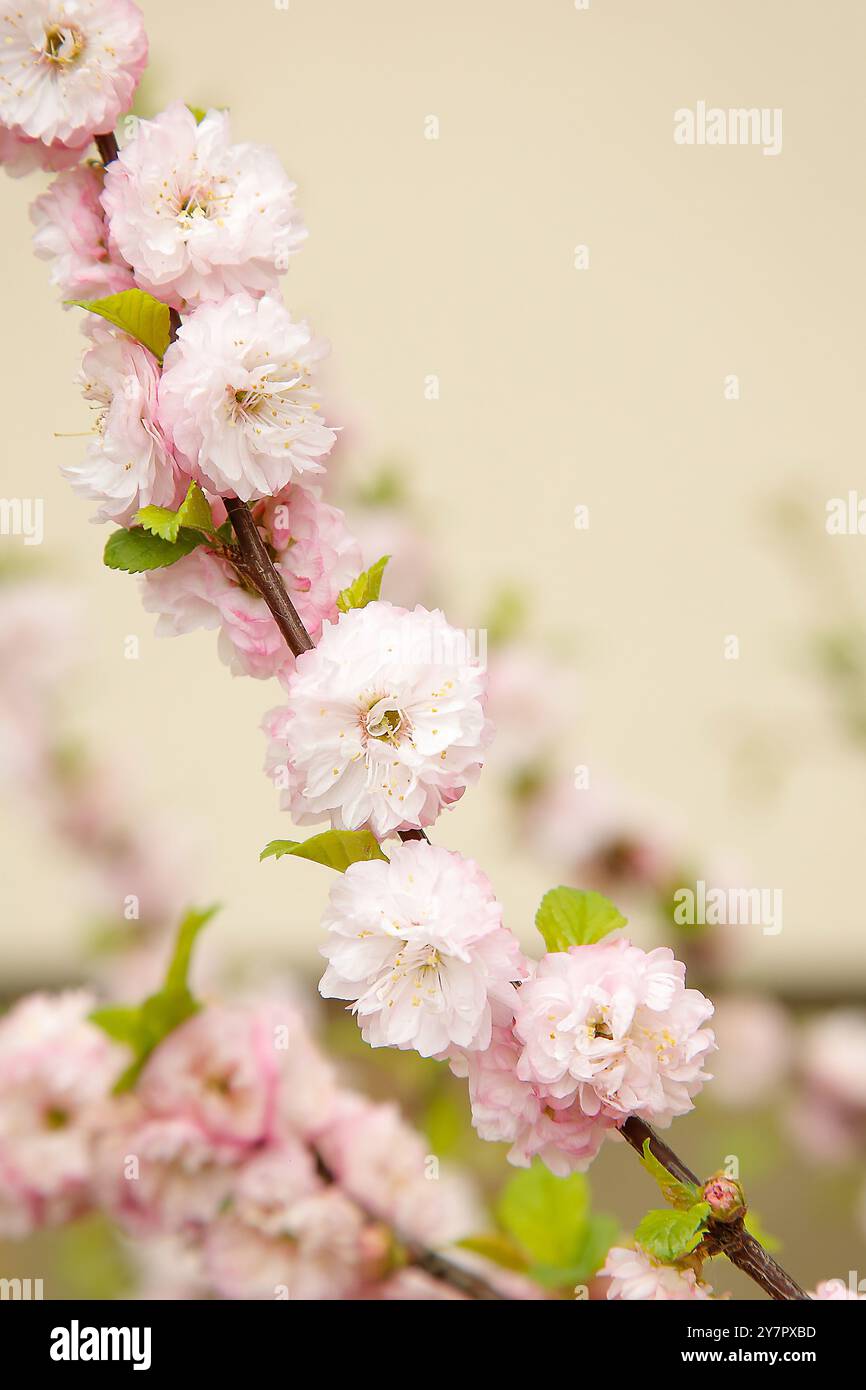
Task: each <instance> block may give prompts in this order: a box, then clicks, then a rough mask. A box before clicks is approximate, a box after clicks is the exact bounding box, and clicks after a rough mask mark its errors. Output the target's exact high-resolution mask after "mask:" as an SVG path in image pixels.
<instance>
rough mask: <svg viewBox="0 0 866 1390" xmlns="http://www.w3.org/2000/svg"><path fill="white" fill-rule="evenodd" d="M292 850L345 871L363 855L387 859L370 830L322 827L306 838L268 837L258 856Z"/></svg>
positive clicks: (279, 856)
mask: <svg viewBox="0 0 866 1390" xmlns="http://www.w3.org/2000/svg"><path fill="white" fill-rule="evenodd" d="M284 854H293V855H295V857H296V858H298V859H312V860H313V862H314V863H316V864H325V865H326V866H327V867H328V868H329V869H337V870H338V871H339V872H340V873H345V872H346V870H347V869H348V867H349V865H350V864H357V863H359V862H361V861H362V860H365V859H387V858H388V856H387V854H383V853H382V847H381V845H380V844H379V841H378V840H377V839H376V837H375V835H373V834H371V833H370V831H369V830H325V831H323V833H322V834H321V835H312V836H311V837H310V839H309V840H271V842H270V844H268V845H265V847H264V849H263V850H262V852H261V854H260V855H259V859H282V857H283V855H284Z"/></svg>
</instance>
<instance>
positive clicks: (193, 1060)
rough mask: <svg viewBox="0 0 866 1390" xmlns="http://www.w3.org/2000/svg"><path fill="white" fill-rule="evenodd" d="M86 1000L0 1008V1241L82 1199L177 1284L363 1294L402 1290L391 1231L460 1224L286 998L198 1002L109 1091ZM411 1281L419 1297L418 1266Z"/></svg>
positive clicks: (452, 1198)
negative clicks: (157, 1257) (131, 1083)
mask: <svg viewBox="0 0 866 1390" xmlns="http://www.w3.org/2000/svg"><path fill="white" fill-rule="evenodd" d="M92 1006H93V1000H92V999H91V998H90V997H89V996H88V995H87V994H86V993H83V992H74V993H67V994H61V995H56V996H47V995H32V996H28V997H26V998H25V999H23V1000H21V1001H20V1002H19V1003H18V1004H16V1005H15V1006H14V1007H13V1008H12V1009H11V1010H10V1011H9V1013H8V1014H6V1015H5V1017H4V1018H3V1020H2V1021H0V1236H2V1237H10V1236H13V1237H21V1236H23V1235H26V1234H28V1233H29V1232H31V1231H33V1230H35V1229H38V1228H41V1227H45V1226H52V1225H56V1224H59V1223H61V1222H65V1221H68V1220H70V1219H72V1218H73V1217H76V1216H79V1215H81V1214H82V1213H84V1212H87V1211H89V1210H92V1209H99V1210H101V1211H103V1212H104V1213H106V1214H107V1215H108V1216H109V1217H111V1218H112V1220H113V1221H114V1222H115V1223H116V1224H117V1226H118V1227H119V1229H120V1230H121V1231H122V1232H126V1233H127V1234H128V1235H130V1236H133V1237H135V1247H134V1248H135V1251H136V1255H137V1257H138V1258H139V1259H140V1260H141V1261H142V1262H143V1263H144V1265H145V1266H146V1265H147V1262H148V1259H149V1253H150V1251H152V1250H153V1251H156V1252H157V1253H159V1252H160V1251H161V1252H163V1254H164V1253H165V1251H166V1249H167V1248H169V1249H171V1251H172V1260H173V1262H174V1263H175V1264H177V1263H178V1261H180V1265H179V1267H182V1268H183V1269H184V1277H183V1283H184V1285H185V1290H184V1291H185V1294H186V1296H206V1295H210V1296H217V1297H221V1298H228V1299H237V1298H243V1299H249V1298H259V1299H273V1298H277V1299H279V1298H292V1299H295V1298H313V1299H341V1298H355V1297H359V1298H374V1299H378V1298H395V1297H403V1296H404V1295H403V1293H402V1288H403V1284H404V1281H405V1280H406V1276H407V1273H408V1271H406V1270H405V1269H402V1268H400V1258H399V1254H398V1242H399V1239H400V1237H401V1236H402V1237H408V1238H410V1239H411V1240H416V1241H421V1242H424V1243H425V1244H427V1245H433V1246H443V1245H446V1244H449V1243H450V1242H452V1241H454V1240H456V1239H458V1238H460V1237H462V1236H465V1235H468V1234H470V1233H471V1232H472V1231H473V1229H475V1228H476V1226H477V1223H478V1221H479V1209H478V1206H477V1203H476V1199H475V1197H474V1195H473V1193H472V1191H471V1189H470V1188H469V1187H468V1186H467V1185H466V1183H465V1182H464V1180H463V1178H462V1177H460V1176H459V1175H457V1174H453V1175H452V1174H450V1173H447V1172H446V1173H441V1174H440V1173H438V1172H437V1173H432V1172H431V1171H430V1169H429V1160H428V1155H427V1154H426V1152H425V1150H426V1146H425V1144H424V1142H423V1140H422V1139H421V1138H420V1137H419V1136H418V1135H417V1134H416V1133H415V1132H414V1131H413V1130H412V1129H410V1128H409V1127H408V1126H407V1125H406V1124H405V1122H404V1121H403V1120H402V1118H401V1117H400V1114H399V1112H398V1111H397V1109H396V1107H395V1106H392V1105H388V1104H374V1103H372V1102H370V1101H368V1100H366V1099H365V1098H364V1097H363V1096H361V1095H360V1094H358V1093H356V1092H352V1091H348V1090H346V1089H344V1088H343V1087H341V1086H340V1085H339V1084H338V1082H337V1079H336V1077H335V1074H334V1072H333V1069H332V1068H331V1066H330V1065H329V1063H328V1062H327V1061H326V1060H325V1058H324V1057H323V1056H322V1054H321V1052H320V1051H319V1049H318V1046H317V1045H316V1043H315V1041H314V1039H313V1037H312V1035H311V1033H310V1031H309V1029H308V1028H307V1026H306V1024H305V1022H304V1021H303V1019H302V1017H301V1016H300V1014H299V1012H298V1010H297V1008H296V1006H294V1005H292V1004H290V1003H286V1002H284V1001H275V1000H273V999H265V1000H259V1001H256V1002H253V1003H249V1004H246V1003H238V1004H232V1005H213V1006H208V1007H206V1008H204V1009H203V1010H202V1011H201V1012H199V1013H198V1014H195V1015H194V1016H193V1017H192V1018H191V1019H189V1021H188V1022H186V1023H185V1024H183V1025H181V1027H180V1028H178V1029H176V1030H175V1031H174V1032H173V1033H171V1034H170V1035H169V1036H168V1037H167V1038H166V1039H165V1041H164V1042H162V1043H161V1044H160V1045H159V1046H158V1047H157V1048H156V1049H155V1051H154V1052H153V1053H152V1054H151V1056H150V1058H149V1060H148V1061H147V1063H146V1065H145V1067H144V1070H143V1072H142V1073H141V1076H140V1078H139V1080H138V1082H137V1084H136V1086H135V1089H134V1091H133V1092H130V1093H128V1094H123V1095H113V1094H112V1086H113V1084H114V1083H115V1082H116V1080H117V1078H118V1076H119V1075H120V1073H121V1071H122V1070H123V1067H124V1065H125V1064H126V1062H127V1061H128V1057H127V1056H126V1053H125V1050H124V1049H123V1048H120V1047H119V1046H117V1045H116V1044H114V1043H111V1042H109V1040H108V1039H107V1037H106V1035H105V1034H104V1033H103V1032H102V1030H101V1029H100V1028H98V1027H96V1026H95V1025H94V1024H93V1023H91V1022H90V1021H89V1018H88V1015H89V1012H90V1010H91V1009H92ZM174 1277H175V1279H176V1278H177V1274H176V1272H175V1276H174ZM431 1285H432V1290H431V1287H430V1286H431ZM410 1286H414V1291H412V1292H410V1293H409V1294H408V1296H410V1297H431V1296H432V1297H437V1296H438V1292H437V1287H436V1283H435V1281H434V1280H432V1279H428V1277H427V1276H426V1275H424V1274H423V1273H421V1272H419V1271H418V1270H414V1271H412V1273H411V1280H410ZM176 1293H177V1296H181V1293H180V1291H179V1290H176Z"/></svg>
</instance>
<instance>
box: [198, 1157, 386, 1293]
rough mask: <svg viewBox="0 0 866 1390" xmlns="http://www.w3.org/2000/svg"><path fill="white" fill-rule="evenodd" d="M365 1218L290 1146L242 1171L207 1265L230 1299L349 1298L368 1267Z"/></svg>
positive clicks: (208, 1237) (207, 1242) (207, 1244)
mask: <svg viewBox="0 0 866 1390" xmlns="http://www.w3.org/2000/svg"><path fill="white" fill-rule="evenodd" d="M364 1227H365V1218H364V1216H363V1214H362V1213H361V1212H360V1211H359V1209H358V1208H357V1207H356V1206H355V1205H354V1204H353V1203H352V1201H351V1200H350V1199H349V1198H348V1197H347V1196H346V1195H345V1194H344V1193H343V1192H341V1191H340V1190H339V1188H335V1187H327V1186H326V1185H325V1183H324V1182H323V1180H322V1178H321V1177H320V1176H319V1175H318V1174H317V1172H316V1168H315V1164H314V1162H313V1159H312V1156H311V1154H310V1152H309V1150H307V1149H305V1148H304V1147H303V1146H302V1145H300V1144H292V1143H286V1144H282V1145H279V1146H275V1147H274V1148H271V1149H266V1150H264V1151H263V1152H261V1153H259V1154H256V1155H255V1156H254V1157H252V1158H250V1159H248V1160H247V1162H246V1163H245V1164H244V1165H243V1166H242V1168H241V1169H240V1170H239V1172H238V1174H237V1177H236V1180H235V1183H234V1186H233V1188H232V1192H231V1197H230V1199H229V1202H228V1203H227V1209H226V1212H225V1214H224V1215H222V1216H221V1217H220V1218H219V1219H218V1220H217V1221H216V1222H214V1223H213V1224H212V1225H211V1226H210V1227H209V1228H208V1230H207V1232H206V1233H205V1238H204V1267H205V1269H206V1271H207V1273H208V1276H209V1282H210V1283H211V1285H212V1286H213V1288H214V1289H215V1291H216V1292H217V1293H218V1294H220V1295H221V1297H223V1298H233V1299H243V1298H258V1299H266V1298H270V1299H274V1298H276V1299H280V1298H285V1299H316V1300H320V1299H327V1300H335V1299H344V1298H350V1297H352V1295H353V1294H354V1293H357V1292H358V1290H359V1287H360V1282H361V1275H362V1270H363V1254H364V1242H363V1235H364Z"/></svg>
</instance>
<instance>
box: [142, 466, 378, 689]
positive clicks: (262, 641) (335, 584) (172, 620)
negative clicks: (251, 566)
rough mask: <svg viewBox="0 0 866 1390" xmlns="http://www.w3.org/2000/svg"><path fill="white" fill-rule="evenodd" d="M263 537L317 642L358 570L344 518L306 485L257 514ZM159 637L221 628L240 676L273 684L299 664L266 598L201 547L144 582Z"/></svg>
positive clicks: (222, 647)
mask: <svg viewBox="0 0 866 1390" xmlns="http://www.w3.org/2000/svg"><path fill="white" fill-rule="evenodd" d="M256 518H257V520H258V523H259V530H260V531H261V534H262V538H263V540H264V541H265V543H266V544H267V545H268V546H269V548H270V552H271V554H272V556H273V559H274V563H275V565H276V568H277V569H278V570H279V572H280V575H281V576H282V579H283V582H284V583H285V586H286V589H287V590H288V593H289V597H290V598H291V600H292V602H293V603H294V605H295V608H296V609H297V611H298V615H299V617H300V619H301V622H302V623H303V624H304V626H305V628H306V629H307V632H308V633H309V634H310V636H311V638H312V639H313V641H316V639H317V638H318V636H319V634H320V633H321V630H322V622H323V621H324V620H325V619H326V618H328V619H335V618H336V617H337V596H338V594H339V593H340V590H341V589H344V588H346V586H347V585H348V584H350V583H351V582H352V580H353V579H354V578H355V577H356V576H357V575H358V574H359V573H360V570H361V552H360V548H359V546H358V545H357V543H356V542H355V540H354V538H353V537H352V536H351V535H350V533H349V531H348V529H347V527H346V521H345V517H344V516H343V513H342V512H341V511H338V510H337V508H336V507H332V506H330V505H329V504H328V503H326V502H323V501H322V500H321V499H320V498H319V497H318V496H317V495H316V494H315V493H313V492H310V491H307V490H306V489H305V488H300V487H288V488H284V489H283V490H282V492H280V493H279V494H278V496H277V497H274V498H269V499H268V500H267V501H266V502H264V503H262V504H261V506H260V507H258V508H257V509H256ZM142 593H143V603H144V607H145V608H146V609H147V610H148V611H149V612H151V613H158V614H159V615H160V616H159V620H158V622H157V626H156V631H157V636H160V637H168V636H171V637H173V636H176V635H178V634H179V633H184V632H191V631H193V629H195V628H200V627H207V628H213V627H218V628H219V633H220V637H219V652H220V656H221V657H222V659H223V661H225V663H226V665H228V666H229V667H230V669H231V670H232V672H233V673H234V674H235V675H248V676H254V677H256V678H258V679H262V680H263V679H268V678H270V677H271V676H278V675H280V673H281V672H285V671H287V670H288V668H289V667H290V666H291V665H292V662H293V660H294V658H293V656H292V654H291V652H290V651H289V650H288V648H287V646H286V642H285V638H284V637H283V635H282V633H281V632H280V630H279V628H278V627H277V625H276V623H275V622H274V619H273V616H272V614H271V611H270V609H269V608H268V606H267V604H266V603H265V601H264V599H263V598H261V597H260V595H258V594H255V593H250V592H249V590H248V589H245V588H243V587H242V585H241V583H240V580H239V578H238V576H237V573H236V571H235V570H234V569H233V567H232V566H231V565H230V564H229V563H228V562H227V561H225V560H222V559H221V558H220V557H219V556H217V555H213V554H211V553H210V552H208V551H207V549H203V548H199V549H198V550H195V551H193V553H192V554H191V555H187V556H185V557H184V559H182V560H179V561H177V563H176V564H174V565H170V566H167V567H166V568H165V569H161V570H153V571H151V572H150V573H149V574H146V575H145V576H144V578H143V580H142Z"/></svg>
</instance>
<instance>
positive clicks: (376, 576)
mask: <svg viewBox="0 0 866 1390" xmlns="http://www.w3.org/2000/svg"><path fill="white" fill-rule="evenodd" d="M390 558H391V556H390V555H383V556H382V558H381V560H377V561H376V563H375V565H371V566H370V568H369V569H368V570H364V571H363V573H362V574H359V575H358V578H357V579H353V580H352V583H351V584H350V585H349V587H348V588H347V589H341V591H340V593H339V594H338V595H337V607H338V608H339V610H340V612H341V613H348V611H349V609H350V608H366V606H367V604H368V603H372V602H373V601H374V600H375V599H377V598H378V597H379V594H380V592H381V589H382V575H383V574H384V573H385V566H386V565H387V563H388V561H389V560H390Z"/></svg>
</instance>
